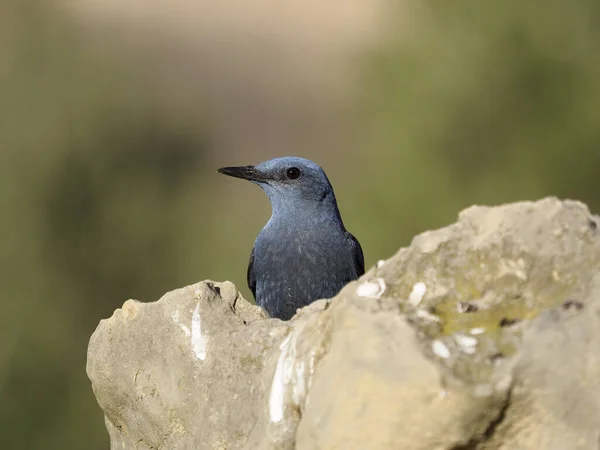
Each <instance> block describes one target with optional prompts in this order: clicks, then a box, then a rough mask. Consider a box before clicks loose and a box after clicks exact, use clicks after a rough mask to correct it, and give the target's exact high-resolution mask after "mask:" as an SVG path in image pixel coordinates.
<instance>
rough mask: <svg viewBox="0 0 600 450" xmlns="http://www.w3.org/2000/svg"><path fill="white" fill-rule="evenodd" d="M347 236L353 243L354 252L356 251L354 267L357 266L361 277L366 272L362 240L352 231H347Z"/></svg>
mask: <svg viewBox="0 0 600 450" xmlns="http://www.w3.org/2000/svg"><path fill="white" fill-rule="evenodd" d="M346 236H347V237H348V239H349V240H350V244H351V245H352V253H354V267H355V268H356V274H357V275H358V276H359V277H360V276H362V275H363V274H364V273H365V257H364V255H363V251H362V247H361V246H360V242H358V240H357V239H356V238H355V237H354V236H353V235H352V233H350V232H349V231H346Z"/></svg>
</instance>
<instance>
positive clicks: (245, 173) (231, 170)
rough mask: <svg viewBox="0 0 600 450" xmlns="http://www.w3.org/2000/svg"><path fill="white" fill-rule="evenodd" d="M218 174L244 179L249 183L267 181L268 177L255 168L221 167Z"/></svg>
mask: <svg viewBox="0 0 600 450" xmlns="http://www.w3.org/2000/svg"><path fill="white" fill-rule="evenodd" d="M217 172H219V173H222V174H223V175H228V176H230V177H235V178H242V179H244V180H249V181H267V177H265V175H264V174H263V173H261V172H260V171H258V170H256V167H254V166H240V167H221V168H220V169H217Z"/></svg>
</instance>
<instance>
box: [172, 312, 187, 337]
mask: <svg viewBox="0 0 600 450" xmlns="http://www.w3.org/2000/svg"><path fill="white" fill-rule="evenodd" d="M171 317H172V318H173V322H175V323H176V324H177V326H179V328H181V329H182V330H183V332H184V333H185V335H186V336H190V335H191V332H190V329H189V328H188V327H186V326H185V325H184V324H182V323H181V321H180V320H179V310H177V311H175V312H174V313H173V314H171Z"/></svg>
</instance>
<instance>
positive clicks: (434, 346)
mask: <svg viewBox="0 0 600 450" xmlns="http://www.w3.org/2000/svg"><path fill="white" fill-rule="evenodd" d="M431 350H432V351H433V353H435V354H436V355H437V356H439V357H440V358H443V359H448V358H450V350H448V347H447V346H446V344H444V343H443V342H442V341H440V340H438V339H436V340H435V341H433V342H432V343H431Z"/></svg>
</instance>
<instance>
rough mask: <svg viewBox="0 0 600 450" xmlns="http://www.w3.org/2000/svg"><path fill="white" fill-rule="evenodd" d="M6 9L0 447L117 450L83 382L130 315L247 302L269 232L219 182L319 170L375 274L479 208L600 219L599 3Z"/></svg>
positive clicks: (247, 195)
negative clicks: (180, 292) (104, 339)
mask: <svg viewBox="0 0 600 450" xmlns="http://www.w3.org/2000/svg"><path fill="white" fill-rule="evenodd" d="M284 3H285V4H286V5H281V4H280V3H279V2H270V1H267V0H248V1H246V2H239V1H232V2H215V1H213V0H204V2H192V1H188V0H177V1H176V2H167V3H165V2H159V1H157V0H148V1H147V2H136V1H135V0H121V1H120V2H116V1H115V2H93V1H88V0H71V1H70V2H68V3H63V4H57V3H54V2H52V1H49V0H44V1H42V0H2V3H1V4H0V202H1V203H0V207H1V220H0V232H1V234H2V240H1V241H0V242H1V243H0V262H1V271H0V424H1V425H0V427H1V432H0V447H2V448H6V449H39V450H42V449H44V450H45V449H62V450H69V449H73V450H75V449H77V450H79V449H89V450H96V449H97V450H100V449H102V450H104V449H106V448H107V447H108V439H107V435H106V432H105V429H104V424H103V420H102V414H101V411H100V410H99V408H98V407H97V405H96V403H95V400H94V397H93V394H92V391H91V387H90V383H89V380H88V379H87V377H86V374H85V358H86V347H87V342H88V339H89V336H90V335H91V333H92V332H93V331H94V329H95V327H96V325H97V323H98V321H99V320H100V319H102V318H105V317H108V316H110V315H111V314H112V312H113V310H114V309H115V308H118V307H120V306H121V305H122V303H123V302H124V301H125V300H126V299H128V298H136V299H139V300H142V301H153V300H156V299H158V298H159V297H160V296H161V295H162V294H163V293H164V292H166V291H168V290H171V289H174V288H177V287H181V286H184V285H187V284H191V283H194V282H197V281H200V280H203V279H207V278H211V279H215V280H225V279H228V280H232V281H234V282H235V283H236V284H237V285H238V286H239V287H240V288H241V289H242V290H243V292H244V294H245V295H246V296H247V297H249V295H248V290H247V288H246V285H245V270H246V264H247V258H248V255H249V252H250V249H251V246H252V242H253V239H254V237H255V236H256V234H257V233H258V231H259V230H260V228H261V226H262V225H263V224H264V223H265V222H266V220H267V219H268V215H269V205H268V202H267V200H266V198H265V197H264V195H263V194H262V193H261V192H260V190H259V189H258V188H256V187H255V186H252V185H250V184H245V183H244V182H242V181H240V180H234V179H228V178H225V177H222V176H219V175H218V174H216V172H215V169H216V168H217V167H220V166H224V165H235V164H240V165H241V164H251V163H256V162H259V161H261V160H264V159H268V158H271V157H275V156H282V155H290V154H293V155H298V156H305V157H308V158H311V159H314V160H315V161H317V162H318V163H320V164H322V165H323V167H324V168H325V170H326V171H327V173H328V175H329V177H330V179H331V181H332V183H333V185H334V187H335V189H336V193H337V196H338V199H339V203H340V208H341V211H342V215H343V217H344V220H345V223H346V225H347V227H348V229H350V230H351V231H352V232H353V233H354V234H355V235H356V236H357V237H358V238H359V240H360V241H361V243H362V245H363V248H364V251H365V255H366V260H367V264H368V265H369V266H370V265H372V264H373V263H374V262H375V261H377V260H378V259H382V258H387V257H389V256H391V255H392V254H393V253H394V252H395V251H396V250H397V249H398V248H399V247H401V246H404V245H407V244H408V243H409V242H410V239H411V237H412V236H413V235H414V234H416V233H419V232H421V231H424V230H426V229H430V228H435V227H440V226H443V225H445V224H448V223H451V222H453V221H454V220H455V218H456V215H457V213H458V212H459V211H460V210H461V209H462V208H464V207H466V206H469V205H471V204H473V203H484V204H496V203H499V202H507V201H515V200H524V199H536V198H539V197H542V196H546V195H557V196H560V197H570V198H577V199H580V200H582V201H584V202H586V203H588V204H589V205H590V207H591V208H592V209H593V210H594V211H595V212H598V211H600V191H599V189H598V183H597V178H598V176H599V174H600V126H599V125H600V4H599V3H598V2H596V1H593V0H573V1H571V2H558V1H545V2H541V1H540V2H538V1H534V2H522V1H516V0H505V1H502V2H499V1H497V2H487V3H486V2H480V1H476V0H459V1H455V2H451V3H449V2H447V1H442V0H426V1H421V0H419V1H417V0H404V1H396V2H394V1H393V0H388V1H385V0H377V1H375V0H373V1H371V2H368V1H364V2H363V1H359V0H354V1H353V2H352V1H351V2H341V1H339V2H338V1H331V2H317V1H316V0H314V1H313V0H310V1H308V2H300V1H297V2H296V1H294V2H284Z"/></svg>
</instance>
